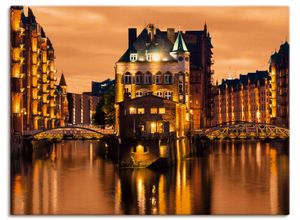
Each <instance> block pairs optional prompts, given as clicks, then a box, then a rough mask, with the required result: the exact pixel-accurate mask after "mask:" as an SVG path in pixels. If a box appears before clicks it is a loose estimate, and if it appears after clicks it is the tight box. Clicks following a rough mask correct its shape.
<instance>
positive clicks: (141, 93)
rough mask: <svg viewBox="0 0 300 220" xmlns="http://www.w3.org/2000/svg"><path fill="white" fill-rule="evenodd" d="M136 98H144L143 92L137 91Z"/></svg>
mask: <svg viewBox="0 0 300 220" xmlns="http://www.w3.org/2000/svg"><path fill="white" fill-rule="evenodd" d="M135 96H136V97H142V96H143V92H141V91H137V92H136V93H135Z"/></svg>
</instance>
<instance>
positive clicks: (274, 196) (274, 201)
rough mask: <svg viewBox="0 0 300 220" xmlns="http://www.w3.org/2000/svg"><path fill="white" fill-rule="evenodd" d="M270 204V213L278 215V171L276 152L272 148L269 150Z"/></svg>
mask: <svg viewBox="0 0 300 220" xmlns="http://www.w3.org/2000/svg"><path fill="white" fill-rule="evenodd" d="M270 164H271V167H270V169H271V173H270V204H271V213H272V214H277V213H278V199H279V198H278V169H277V151H276V150H275V149H274V148H271V149H270Z"/></svg>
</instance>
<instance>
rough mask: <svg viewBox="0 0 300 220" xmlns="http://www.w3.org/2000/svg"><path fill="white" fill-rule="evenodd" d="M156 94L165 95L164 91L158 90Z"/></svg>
mask: <svg viewBox="0 0 300 220" xmlns="http://www.w3.org/2000/svg"><path fill="white" fill-rule="evenodd" d="M156 96H158V97H164V92H163V91H157V92H156Z"/></svg>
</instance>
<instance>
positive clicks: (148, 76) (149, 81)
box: [145, 72, 152, 84]
mask: <svg viewBox="0 0 300 220" xmlns="http://www.w3.org/2000/svg"><path fill="white" fill-rule="evenodd" d="M145 84H152V74H151V73H149V72H148V73H146V74H145Z"/></svg>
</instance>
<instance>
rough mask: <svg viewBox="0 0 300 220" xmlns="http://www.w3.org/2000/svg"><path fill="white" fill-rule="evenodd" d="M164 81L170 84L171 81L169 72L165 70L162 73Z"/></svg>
mask: <svg viewBox="0 0 300 220" xmlns="http://www.w3.org/2000/svg"><path fill="white" fill-rule="evenodd" d="M164 83H165V84H171V83H172V74H171V73H170V72H166V73H165V75H164Z"/></svg>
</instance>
